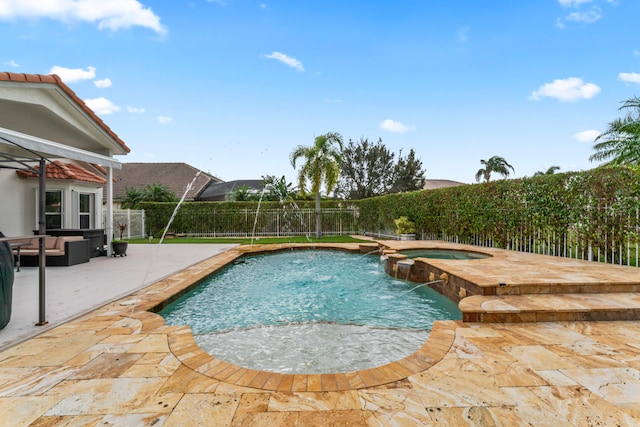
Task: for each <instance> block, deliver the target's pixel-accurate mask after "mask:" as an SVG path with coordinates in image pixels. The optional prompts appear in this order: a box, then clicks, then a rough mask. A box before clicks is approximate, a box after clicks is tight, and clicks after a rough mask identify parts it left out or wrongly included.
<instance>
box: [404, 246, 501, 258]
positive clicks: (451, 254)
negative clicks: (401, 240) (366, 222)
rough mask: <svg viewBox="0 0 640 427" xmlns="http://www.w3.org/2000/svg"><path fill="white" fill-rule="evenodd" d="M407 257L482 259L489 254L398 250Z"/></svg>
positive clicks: (456, 250)
mask: <svg viewBox="0 0 640 427" xmlns="http://www.w3.org/2000/svg"><path fill="white" fill-rule="evenodd" d="M400 253H401V254H403V255H407V256H408V257H409V258H435V259H467V260H468V259H483V258H490V257H491V255H489V254H485V253H482V252H473V251H463V250H459V249H439V248H429V249H407V250H402V251H400Z"/></svg>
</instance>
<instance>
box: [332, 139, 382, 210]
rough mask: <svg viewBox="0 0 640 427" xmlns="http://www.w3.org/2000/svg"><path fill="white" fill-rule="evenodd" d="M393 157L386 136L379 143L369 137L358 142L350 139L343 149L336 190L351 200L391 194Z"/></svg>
mask: <svg viewBox="0 0 640 427" xmlns="http://www.w3.org/2000/svg"><path fill="white" fill-rule="evenodd" d="M393 158H394V154H393V153H391V152H390V151H389V150H388V149H387V147H385V146H384V144H383V143H382V139H378V142H375V143H371V142H369V140H368V139H366V138H360V141H358V142H357V143H356V142H354V141H353V140H349V143H348V144H347V146H346V147H345V148H344V150H343V152H342V166H341V167H340V180H339V182H338V186H337V189H336V192H337V193H339V194H340V196H341V197H345V198H347V199H351V200H358V199H365V198H367V197H374V196H380V195H382V194H386V193H388V192H389V190H390V189H391V186H392V185H393V171H394V165H393Z"/></svg>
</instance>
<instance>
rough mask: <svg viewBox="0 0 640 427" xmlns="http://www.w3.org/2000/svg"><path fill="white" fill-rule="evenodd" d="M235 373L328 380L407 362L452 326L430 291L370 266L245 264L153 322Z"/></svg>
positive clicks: (265, 259) (299, 255)
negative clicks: (183, 330) (435, 326)
mask: <svg viewBox="0 0 640 427" xmlns="http://www.w3.org/2000/svg"><path fill="white" fill-rule="evenodd" d="M159 314H161V315H162V316H163V317H164V318H165V321H166V323H167V324H170V325H189V326H190V327H191V329H192V332H193V335H194V339H195V340H196V342H197V343H198V345H199V346H200V347H201V348H203V349H204V350H205V351H207V352H208V353H209V354H211V355H212V356H215V357H217V358H219V359H221V360H225V361H227V362H230V363H234V364H236V365H239V366H243V367H247V368H252V369H258V370H265V371H271V372H281V373H335V372H347V371H353V370H358V369H366V368H370V367H375V366H380V365H382V364H385V363H388V362H390V361H393V360H397V359H401V358H403V357H405V356H408V355H410V354H412V353H413V352H415V351H416V350H417V349H418V348H419V347H420V346H421V345H422V344H423V343H424V341H425V340H426V339H427V338H428V334H429V331H430V329H431V325H432V323H433V321H434V320H444V319H460V318H461V313H460V311H459V309H458V307H457V305H456V304H455V303H454V302H452V301H450V300H448V299H447V298H445V297H443V296H442V295H440V294H439V293H437V292H436V291H434V290H432V289H430V288H429V287H428V286H423V287H416V284H415V283H409V282H405V281H400V280H395V279H393V278H392V277H389V276H388V275H387V274H385V273H384V271H383V269H382V266H381V264H380V262H379V258H378V257H376V256H363V255H355V254H352V253H347V252H342V251H323V250H299V251H290V252H281V253H275V254H269V255H259V256H245V257H243V258H240V259H239V260H238V261H237V262H236V263H234V265H231V266H228V267H226V268H224V269H222V270H221V271H219V272H218V273H216V274H214V275H213V276H212V277H211V279H210V280H208V281H207V282H205V283H203V284H202V285H200V286H198V287H197V288H195V289H194V290H192V291H190V292H189V293H188V294H187V295H185V296H183V297H182V298H180V299H179V300H176V301H175V302H173V303H171V304H170V305H168V306H167V307H165V308H164V309H163V310H162V311H160V312H159Z"/></svg>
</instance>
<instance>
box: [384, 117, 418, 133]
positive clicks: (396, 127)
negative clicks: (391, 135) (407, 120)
mask: <svg viewBox="0 0 640 427" xmlns="http://www.w3.org/2000/svg"><path fill="white" fill-rule="evenodd" d="M380 129H384V130H387V131H389V132H396V133H404V132H408V131H410V130H415V128H414V127H413V126H411V127H408V126H405V125H403V124H402V123H400V122H396V121H395V120H391V119H387V120H383V121H382V122H380Z"/></svg>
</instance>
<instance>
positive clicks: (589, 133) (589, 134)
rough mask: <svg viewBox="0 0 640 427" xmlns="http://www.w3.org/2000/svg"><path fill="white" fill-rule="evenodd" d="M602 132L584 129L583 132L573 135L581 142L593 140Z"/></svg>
mask: <svg viewBox="0 0 640 427" xmlns="http://www.w3.org/2000/svg"><path fill="white" fill-rule="evenodd" d="M600 133H601V132H599V131H597V130H593V129H590V130H583V131H582V132H578V133H576V134H575V135H573V139H576V140H578V141H580V142H593V141H594V140H595V139H596V138H597V137H598V135H600Z"/></svg>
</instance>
